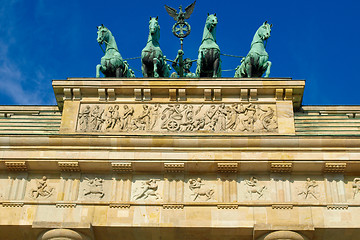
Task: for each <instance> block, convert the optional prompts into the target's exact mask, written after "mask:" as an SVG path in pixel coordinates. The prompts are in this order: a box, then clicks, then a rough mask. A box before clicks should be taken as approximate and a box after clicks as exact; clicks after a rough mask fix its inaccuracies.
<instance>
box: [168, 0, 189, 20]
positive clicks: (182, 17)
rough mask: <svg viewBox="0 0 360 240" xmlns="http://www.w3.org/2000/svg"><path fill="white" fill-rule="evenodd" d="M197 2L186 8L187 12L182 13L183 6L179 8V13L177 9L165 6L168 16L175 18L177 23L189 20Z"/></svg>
mask: <svg viewBox="0 0 360 240" xmlns="http://www.w3.org/2000/svg"><path fill="white" fill-rule="evenodd" d="M195 3H196V1H195V2H193V3H192V4H190V5H189V6H187V7H186V8H185V12H183V11H182V6H181V5H180V7H179V12H177V11H176V9H174V8H172V7H169V6H166V5H165V9H166V11H167V12H168V14H169V15H170V16H171V17H173V18H174V20H175V21H176V22H179V23H180V22H184V21H185V19H189V18H190V15H191V14H192V12H193V11H194V7H195Z"/></svg>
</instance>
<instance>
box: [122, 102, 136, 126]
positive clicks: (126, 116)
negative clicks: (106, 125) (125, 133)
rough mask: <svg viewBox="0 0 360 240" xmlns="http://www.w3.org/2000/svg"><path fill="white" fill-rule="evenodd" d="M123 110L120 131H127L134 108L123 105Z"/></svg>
mask: <svg viewBox="0 0 360 240" xmlns="http://www.w3.org/2000/svg"><path fill="white" fill-rule="evenodd" d="M123 108H124V113H123V116H122V117H121V124H120V129H121V130H129V127H130V126H131V122H132V118H133V115H134V108H133V107H129V106H128V105H124V107H123Z"/></svg>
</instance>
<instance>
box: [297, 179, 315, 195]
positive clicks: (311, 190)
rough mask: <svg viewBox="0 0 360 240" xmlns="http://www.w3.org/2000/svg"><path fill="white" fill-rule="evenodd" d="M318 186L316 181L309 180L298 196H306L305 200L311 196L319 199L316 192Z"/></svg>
mask: <svg viewBox="0 0 360 240" xmlns="http://www.w3.org/2000/svg"><path fill="white" fill-rule="evenodd" d="M318 186H319V185H318V184H317V183H316V181H315V180H311V179H310V178H307V179H306V182H305V185H304V188H303V190H301V191H300V192H299V193H298V195H299V196H301V195H302V196H304V199H308V197H309V196H311V197H313V198H315V199H318V197H317V191H316V190H317V187H318Z"/></svg>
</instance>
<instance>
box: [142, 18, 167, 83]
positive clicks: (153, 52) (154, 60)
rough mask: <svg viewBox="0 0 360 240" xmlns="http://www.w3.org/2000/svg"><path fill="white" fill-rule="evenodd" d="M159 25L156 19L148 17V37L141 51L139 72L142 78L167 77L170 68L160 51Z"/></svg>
mask: <svg viewBox="0 0 360 240" xmlns="http://www.w3.org/2000/svg"><path fill="white" fill-rule="evenodd" d="M159 40H160V25H159V22H158V17H156V18H152V17H150V21H149V37H148V41H147V43H146V46H145V48H144V49H143V50H142V51H141V63H142V66H141V70H142V73H143V76H144V77H156V78H158V77H169V76H170V66H169V65H168V64H167V62H166V58H165V56H164V55H163V53H162V51H161V49H160V44H159Z"/></svg>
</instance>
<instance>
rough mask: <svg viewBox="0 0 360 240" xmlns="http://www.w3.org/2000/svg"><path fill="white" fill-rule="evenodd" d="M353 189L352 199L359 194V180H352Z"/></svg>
mask: <svg viewBox="0 0 360 240" xmlns="http://www.w3.org/2000/svg"><path fill="white" fill-rule="evenodd" d="M352 189H353V196H352V197H353V199H356V198H357V197H358V195H359V193H360V178H354V182H353V184H352Z"/></svg>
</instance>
